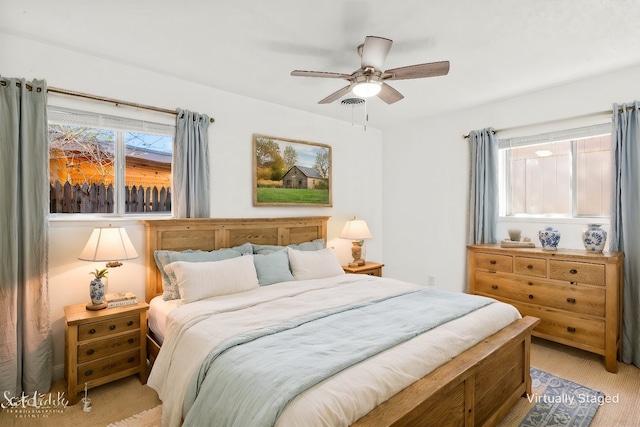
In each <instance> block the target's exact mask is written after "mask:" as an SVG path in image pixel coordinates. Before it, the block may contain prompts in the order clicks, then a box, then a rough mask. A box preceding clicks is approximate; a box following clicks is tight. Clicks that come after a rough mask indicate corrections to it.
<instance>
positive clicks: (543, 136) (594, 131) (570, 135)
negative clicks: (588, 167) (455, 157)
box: [498, 122, 612, 149]
mask: <svg viewBox="0 0 640 427" xmlns="http://www.w3.org/2000/svg"><path fill="white" fill-rule="evenodd" d="M611 126H612V125H611V122H609V123H600V124H595V125H590V126H583V127H577V128H573V129H563V130H558V131H552V132H545V133H539V134H536V135H526V136H518V137H514V138H504V139H500V137H499V136H498V148H499V149H501V148H517V147H524V146H528V145H538V144H546V143H549V142H556V141H566V140H574V139H581V138H589V137H593V136H599V135H608V134H610V133H611Z"/></svg>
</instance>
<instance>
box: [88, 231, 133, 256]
mask: <svg viewBox="0 0 640 427" xmlns="http://www.w3.org/2000/svg"><path fill="white" fill-rule="evenodd" d="M133 258H138V252H136V249H135V248H134V247H133V244H132V243H131V240H129V236H128V235H127V231H126V230H125V229H124V227H111V226H109V227H96V228H94V229H93V232H92V233H91V236H90V237H89V241H87V244H86V246H85V247H84V249H83V250H82V252H81V253H80V256H79V257H78V259H81V260H83V261H120V260H124V259H133Z"/></svg>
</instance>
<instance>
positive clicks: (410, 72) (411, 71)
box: [384, 61, 449, 80]
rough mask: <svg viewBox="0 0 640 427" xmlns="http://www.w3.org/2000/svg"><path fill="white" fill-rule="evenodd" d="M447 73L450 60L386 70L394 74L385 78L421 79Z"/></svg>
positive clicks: (387, 72)
mask: <svg viewBox="0 0 640 427" xmlns="http://www.w3.org/2000/svg"><path fill="white" fill-rule="evenodd" d="M447 73H449V61H441V62H429V63H427V64H418V65H409V66H407V67H400V68H393V69H391V70H387V71H385V72H384V74H392V76H391V77H388V78H385V80H408V79H421V78H424V77H437V76H446V75H447Z"/></svg>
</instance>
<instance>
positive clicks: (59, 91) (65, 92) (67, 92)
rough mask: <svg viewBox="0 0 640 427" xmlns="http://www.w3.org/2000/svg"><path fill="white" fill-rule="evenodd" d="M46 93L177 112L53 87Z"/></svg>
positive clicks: (176, 113)
mask: <svg viewBox="0 0 640 427" xmlns="http://www.w3.org/2000/svg"><path fill="white" fill-rule="evenodd" d="M47 92H51V93H57V94H60V95H70V96H77V97H79V98H86V99H92V100H94V101H101V102H110V103H112V104H115V105H126V106H128V107H134V108H142V109H143V110H151V111H157V112H160V113H167V114H174V115H178V112H177V111H175V110H169V109H167V108H160V107H153V106H151V105H144V104H137V103H135V102H128V101H121V100H118V99H113V98H105V97H103V96H96V95H91V94H88V93H83V92H75V91H72V90H67V89H60V88H57V87H53V86H49V87H47ZM209 122H210V123H213V122H215V119H214V118H213V117H210V118H209Z"/></svg>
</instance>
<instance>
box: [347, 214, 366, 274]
mask: <svg viewBox="0 0 640 427" xmlns="http://www.w3.org/2000/svg"><path fill="white" fill-rule="evenodd" d="M339 237H340V238H341V239H350V240H353V246H352V247H351V256H353V261H352V262H350V263H349V267H360V266H362V265H364V259H362V245H364V239H370V238H372V237H373V236H372V235H371V231H369V227H367V223H366V221H364V220H363V219H356V218H355V217H353V219H352V220H350V221H347V223H346V224H345V225H344V228H343V229H342V232H341V233H340V236H339Z"/></svg>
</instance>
